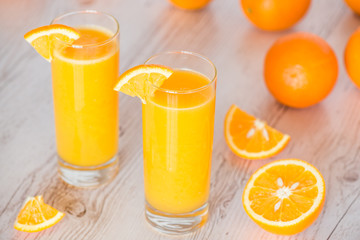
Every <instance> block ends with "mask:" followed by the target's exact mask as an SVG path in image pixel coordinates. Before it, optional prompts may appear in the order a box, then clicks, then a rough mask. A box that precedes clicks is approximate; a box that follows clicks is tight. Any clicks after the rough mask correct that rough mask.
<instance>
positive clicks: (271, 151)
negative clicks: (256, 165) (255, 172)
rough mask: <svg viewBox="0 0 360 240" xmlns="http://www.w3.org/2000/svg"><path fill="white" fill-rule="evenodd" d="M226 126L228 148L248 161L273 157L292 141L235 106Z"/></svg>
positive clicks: (229, 112)
mask: <svg viewBox="0 0 360 240" xmlns="http://www.w3.org/2000/svg"><path fill="white" fill-rule="evenodd" d="M224 125H225V126H224V134H225V139H226V142H227V144H228V146H229V147H230V149H231V150H232V151H233V152H234V153H235V154H236V155H238V156H239V157H242V158H246V159H263V158H267V157H272V156H274V155H276V154H277V153H279V152H280V151H281V150H283V149H284V147H285V146H286V145H287V144H288V142H289V140H290V136H289V135H286V134H283V133H281V132H279V131H278V130H276V129H273V128H271V127H270V126H268V125H267V124H266V123H265V122H264V121H261V120H259V119H257V118H255V117H254V116H251V115H249V114H247V113H246V112H244V111H241V110H240V108H238V107H237V106H235V105H232V106H231V107H230V109H229V111H228V112H227V114H226V117H225V124H224Z"/></svg>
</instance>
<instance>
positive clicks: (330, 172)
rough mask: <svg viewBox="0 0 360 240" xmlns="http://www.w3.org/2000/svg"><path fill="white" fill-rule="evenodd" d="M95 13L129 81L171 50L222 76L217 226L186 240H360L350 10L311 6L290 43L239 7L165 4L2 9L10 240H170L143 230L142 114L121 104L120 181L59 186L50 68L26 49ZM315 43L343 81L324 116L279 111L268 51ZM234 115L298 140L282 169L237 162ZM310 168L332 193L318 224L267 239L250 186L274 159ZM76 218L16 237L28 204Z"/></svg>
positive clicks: (1, 182)
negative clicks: (346, 60)
mask: <svg viewBox="0 0 360 240" xmlns="http://www.w3.org/2000/svg"><path fill="white" fill-rule="evenodd" d="M79 9H97V10H101V11H105V12H108V13H110V14H112V15H114V16H115V17H116V18H117V19H118V20H119V22H120V33H121V34H120V42H121V50H120V51H121V57H120V66H121V67H120V70H121V72H123V71H124V70H126V69H128V68H130V67H132V66H135V65H138V64H141V63H143V62H144V61H145V60H146V59H147V58H148V57H150V56H151V55H153V54H155V53H158V52H162V51H165V50H189V51H195V52H198V53H201V54H203V55H205V56H207V57H209V58H210V59H211V60H212V61H213V62H214V63H215V65H216V66H217V68H218V73H219V75H218V85H217V86H218V88H217V102H216V121H215V136H214V152H213V160H212V164H213V165H212V175H211V194H210V218H209V221H208V223H207V224H206V225H205V226H204V227H203V228H202V229H200V230H199V231H196V232H194V233H193V234H189V235H185V236H182V237H178V238H176V239H216V240H218V239H221V240H223V239H224V240H227V239H245V240H247V239H316V240H322V239H331V240H335V239H341V240H343V239H345V240H348V239H351V240H352V239H353V240H359V239H360V197H359V196H360V179H359V175H360V127H359V126H360V114H359V113H357V111H359V109H360V90H359V89H357V88H355V87H354V85H353V84H352V83H351V81H350V79H349V78H348V76H347V74H346V71H345V69H344V64H343V51H344V47H345V45H346V42H347V39H348V38H349V36H350V34H351V33H352V32H353V31H354V30H355V29H356V28H357V27H358V26H359V25H360V18H359V17H357V16H355V15H354V14H353V13H352V11H351V10H350V9H349V8H348V7H347V6H346V5H345V3H344V2H343V0H313V1H312V5H311V7H310V9H309V11H308V13H307V15H306V16H305V18H303V20H302V21H301V22H300V23H299V24H298V25H296V26H295V27H293V28H292V29H291V30H288V31H285V32H276V33H270V32H263V31H260V30H258V29H256V28H254V27H253V26H252V25H251V24H250V23H249V22H248V21H247V20H246V18H245V16H244V14H243V13H242V11H241V9H240V7H239V3H238V1H237V0H213V2H212V3H211V4H210V5H209V6H208V7H207V8H205V9H203V10H201V11H195V12H188V11H182V10H179V9H177V8H175V7H173V6H172V5H171V4H170V3H169V2H167V1H166V0H137V1H133V0H101V1H100V0H99V1H95V0H77V1H74V0H69V1H64V0H49V1H45V0H17V1H14V0H1V1H0V43H1V47H0V56H1V58H0V164H1V167H0V196H1V197H0V239H1V240H3V239H52V240H55V239H66V240H75V239H76V240H77V239H96V240H97V239H125V240H127V239H130V240H132V239H172V237H169V236H166V235H162V234H159V233H158V232H156V231H154V230H152V228H151V227H150V226H149V225H148V224H147V222H146V221H145V218H144V193H143V167H142V132H141V103H140V101H139V100H138V99H135V98H130V97H127V96H124V95H121V96H120V99H119V101H120V126H121V131H120V136H119V137H120V141H119V148H120V151H119V157H120V172H119V174H118V175H117V177H116V178H115V179H114V181H112V182H111V183H110V184H108V185H106V186H103V187H100V188H98V189H96V190H83V189H76V188H73V187H70V186H67V185H66V184H64V183H62V181H60V180H59V178H58V176H57V170H56V166H57V162H56V156H55V154H56V147H55V131H54V118H53V106H52V90H51V74H50V65H49V63H48V62H46V61H45V60H43V59H42V58H41V57H40V56H39V55H38V54H37V53H36V52H35V51H34V50H33V49H32V48H31V47H30V46H29V45H28V44H27V43H26V42H25V40H24V39H23V35H24V33H26V32H27V31H29V30H31V29H33V28H35V27H39V26H42V25H46V24H48V23H50V21H51V20H52V19H53V18H54V17H55V16H57V15H60V14H62V13H64V12H68V11H73V10H79ZM296 31H308V32H312V33H315V34H317V35H319V36H321V37H322V38H324V39H325V40H326V41H327V42H328V43H329V44H330V45H331V46H332V47H333V49H334V50H335V52H336V55H337V57H338V61H339V67H340V73H339V77H338V82H337V84H336V86H335V88H334V90H333V91H332V93H331V94H330V95H329V96H328V97H327V98H326V99H325V100H324V101H323V102H321V103H320V104H318V105H316V106H314V107H311V108H307V109H303V110H296V109H291V108H287V107H284V106H282V105H280V104H278V103H277V102H276V101H275V100H274V98H273V97H272V96H271V95H270V94H269V92H268V91H267V89H266V87H265V84H264V81H263V75H262V71H263V60H264V56H265V53H266V51H267V49H268V48H269V47H270V46H271V44H272V43H273V42H274V41H275V40H276V39H277V38H278V37H280V36H283V35H285V34H288V33H291V32H296ZM231 104H237V105H238V106H239V107H241V108H242V109H244V110H245V111H247V112H249V113H251V114H254V115H255V116H257V117H259V118H261V119H263V120H266V121H267V122H268V123H269V124H270V125H272V126H274V127H275V128H277V129H279V130H281V131H283V132H285V133H288V134H289V135H291V137H292V140H291V141H290V143H289V145H288V146H287V148H286V149H285V150H284V151H283V152H281V153H280V154H279V155H277V156H276V157H274V158H271V159H266V160H261V161H250V160H244V159H240V158H238V157H236V156H235V155H234V154H233V153H232V152H231V151H230V150H229V148H228V147H227V145H226V143H225V140H224V136H223V121H224V116H225V114H226V112H227V110H228V108H229V107H230V105H231ZM281 158H300V159H303V160H306V161H308V162H310V163H312V164H313V165H315V166H316V167H317V168H318V169H319V170H320V171H321V172H322V174H323V176H324V178H325V182H326V187H327V191H326V193H327V198H326V202H325V206H324V209H323V211H322V213H321V215H320V217H319V218H318V219H317V221H316V222H315V223H314V224H313V225H312V226H311V227H309V228H308V229H307V230H305V231H304V232H302V233H300V234H298V235H295V236H290V237H287V236H277V235H273V234H270V233H268V232H266V231H264V230H262V229H261V228H260V227H258V226H257V225H256V224H255V223H254V222H252V220H250V218H249V217H248V216H247V215H246V213H245V211H244V209H243V207H242V201H241V197H242V192H243V189H244V186H245V183H246V182H247V180H248V179H249V177H250V175H251V174H252V173H253V172H254V171H255V170H256V169H258V168H259V167H261V166H262V165H264V164H266V163H269V162H271V161H273V160H275V159H281ZM38 194H43V195H44V199H45V202H47V203H48V204H50V205H52V206H54V207H56V208H58V209H59V210H61V211H64V212H66V214H67V215H66V217H65V218H64V219H63V220H62V221H61V222H60V223H59V224H57V225H56V226H54V227H52V228H50V229H47V230H45V231H42V232H40V233H22V232H18V231H16V230H14V229H13V227H12V226H13V223H14V220H15V218H16V215H17V213H18V211H19V209H20V207H21V205H22V203H23V201H24V200H25V199H26V197H27V196H34V195H38Z"/></svg>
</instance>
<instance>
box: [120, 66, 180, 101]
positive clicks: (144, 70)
mask: <svg viewBox="0 0 360 240" xmlns="http://www.w3.org/2000/svg"><path fill="white" fill-rule="evenodd" d="M173 72H174V71H173V70H172V69H170V68H167V67H164V66H160V65H154V64H152V65H139V66H136V67H133V68H131V69H129V70H127V71H126V72H124V73H123V74H121V76H120V77H119V78H118V83H117V84H116V86H115V87H114V90H115V91H119V92H122V93H125V94H127V95H129V96H132V97H135V96H137V97H139V98H140V99H141V101H142V102H143V103H146V96H147V95H148V94H151V93H150V92H149V91H148V90H149V88H148V83H151V84H153V85H155V86H157V87H160V86H161V85H162V84H163V82H164V81H165V80H166V79H168V78H169V77H170V75H171V74H173Z"/></svg>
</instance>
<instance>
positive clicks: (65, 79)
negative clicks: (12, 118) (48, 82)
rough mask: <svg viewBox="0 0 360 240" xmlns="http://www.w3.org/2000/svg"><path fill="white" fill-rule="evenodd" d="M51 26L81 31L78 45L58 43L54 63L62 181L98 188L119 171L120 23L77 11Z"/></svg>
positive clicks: (55, 104)
mask: <svg viewBox="0 0 360 240" xmlns="http://www.w3.org/2000/svg"><path fill="white" fill-rule="evenodd" d="M51 24H63V25H67V26H70V27H73V28H75V29H76V30H77V31H78V32H79V33H80V38H79V39H77V40H76V41H75V42H74V43H72V44H67V43H65V42H62V41H61V40H59V39H55V40H54V42H53V45H54V46H53V52H52V56H53V58H52V61H51V70H52V83H53V99H54V113H55V129H56V145H57V153H58V163H59V173H60V176H61V178H62V179H63V180H64V181H65V182H67V183H69V184H71V185H74V186H78V187H96V186H98V185H100V184H103V183H106V182H108V181H109V180H111V179H112V178H113V177H114V176H115V175H116V173H117V171H118V159H117V151H118V129H119V128H118V122H119V119H118V118H119V117H118V115H119V114H118V111H119V110H118V93H117V92H115V91H113V86H114V84H115V83H116V80H117V77H118V74H119V24H118V22H117V21H116V19H115V18H114V17H112V16H110V15H108V14H105V13H101V12H97V11H90V10H87V11H79V12H71V13H67V14H64V15H62V16H59V17H57V18H56V19H54V20H53V21H52V23H51Z"/></svg>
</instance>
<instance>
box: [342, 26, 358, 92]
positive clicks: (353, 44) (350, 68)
mask: <svg viewBox="0 0 360 240" xmlns="http://www.w3.org/2000/svg"><path fill="white" fill-rule="evenodd" d="M344 58H345V67H346V71H347V73H348V74H349V77H350V79H351V80H352V82H353V83H354V84H355V85H356V86H357V87H358V88H360V68H359V66H360V28H358V29H357V30H356V31H355V32H354V33H353V34H352V35H351V37H350V38H349V40H348V42H347V44H346V48H345V55H344Z"/></svg>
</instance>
